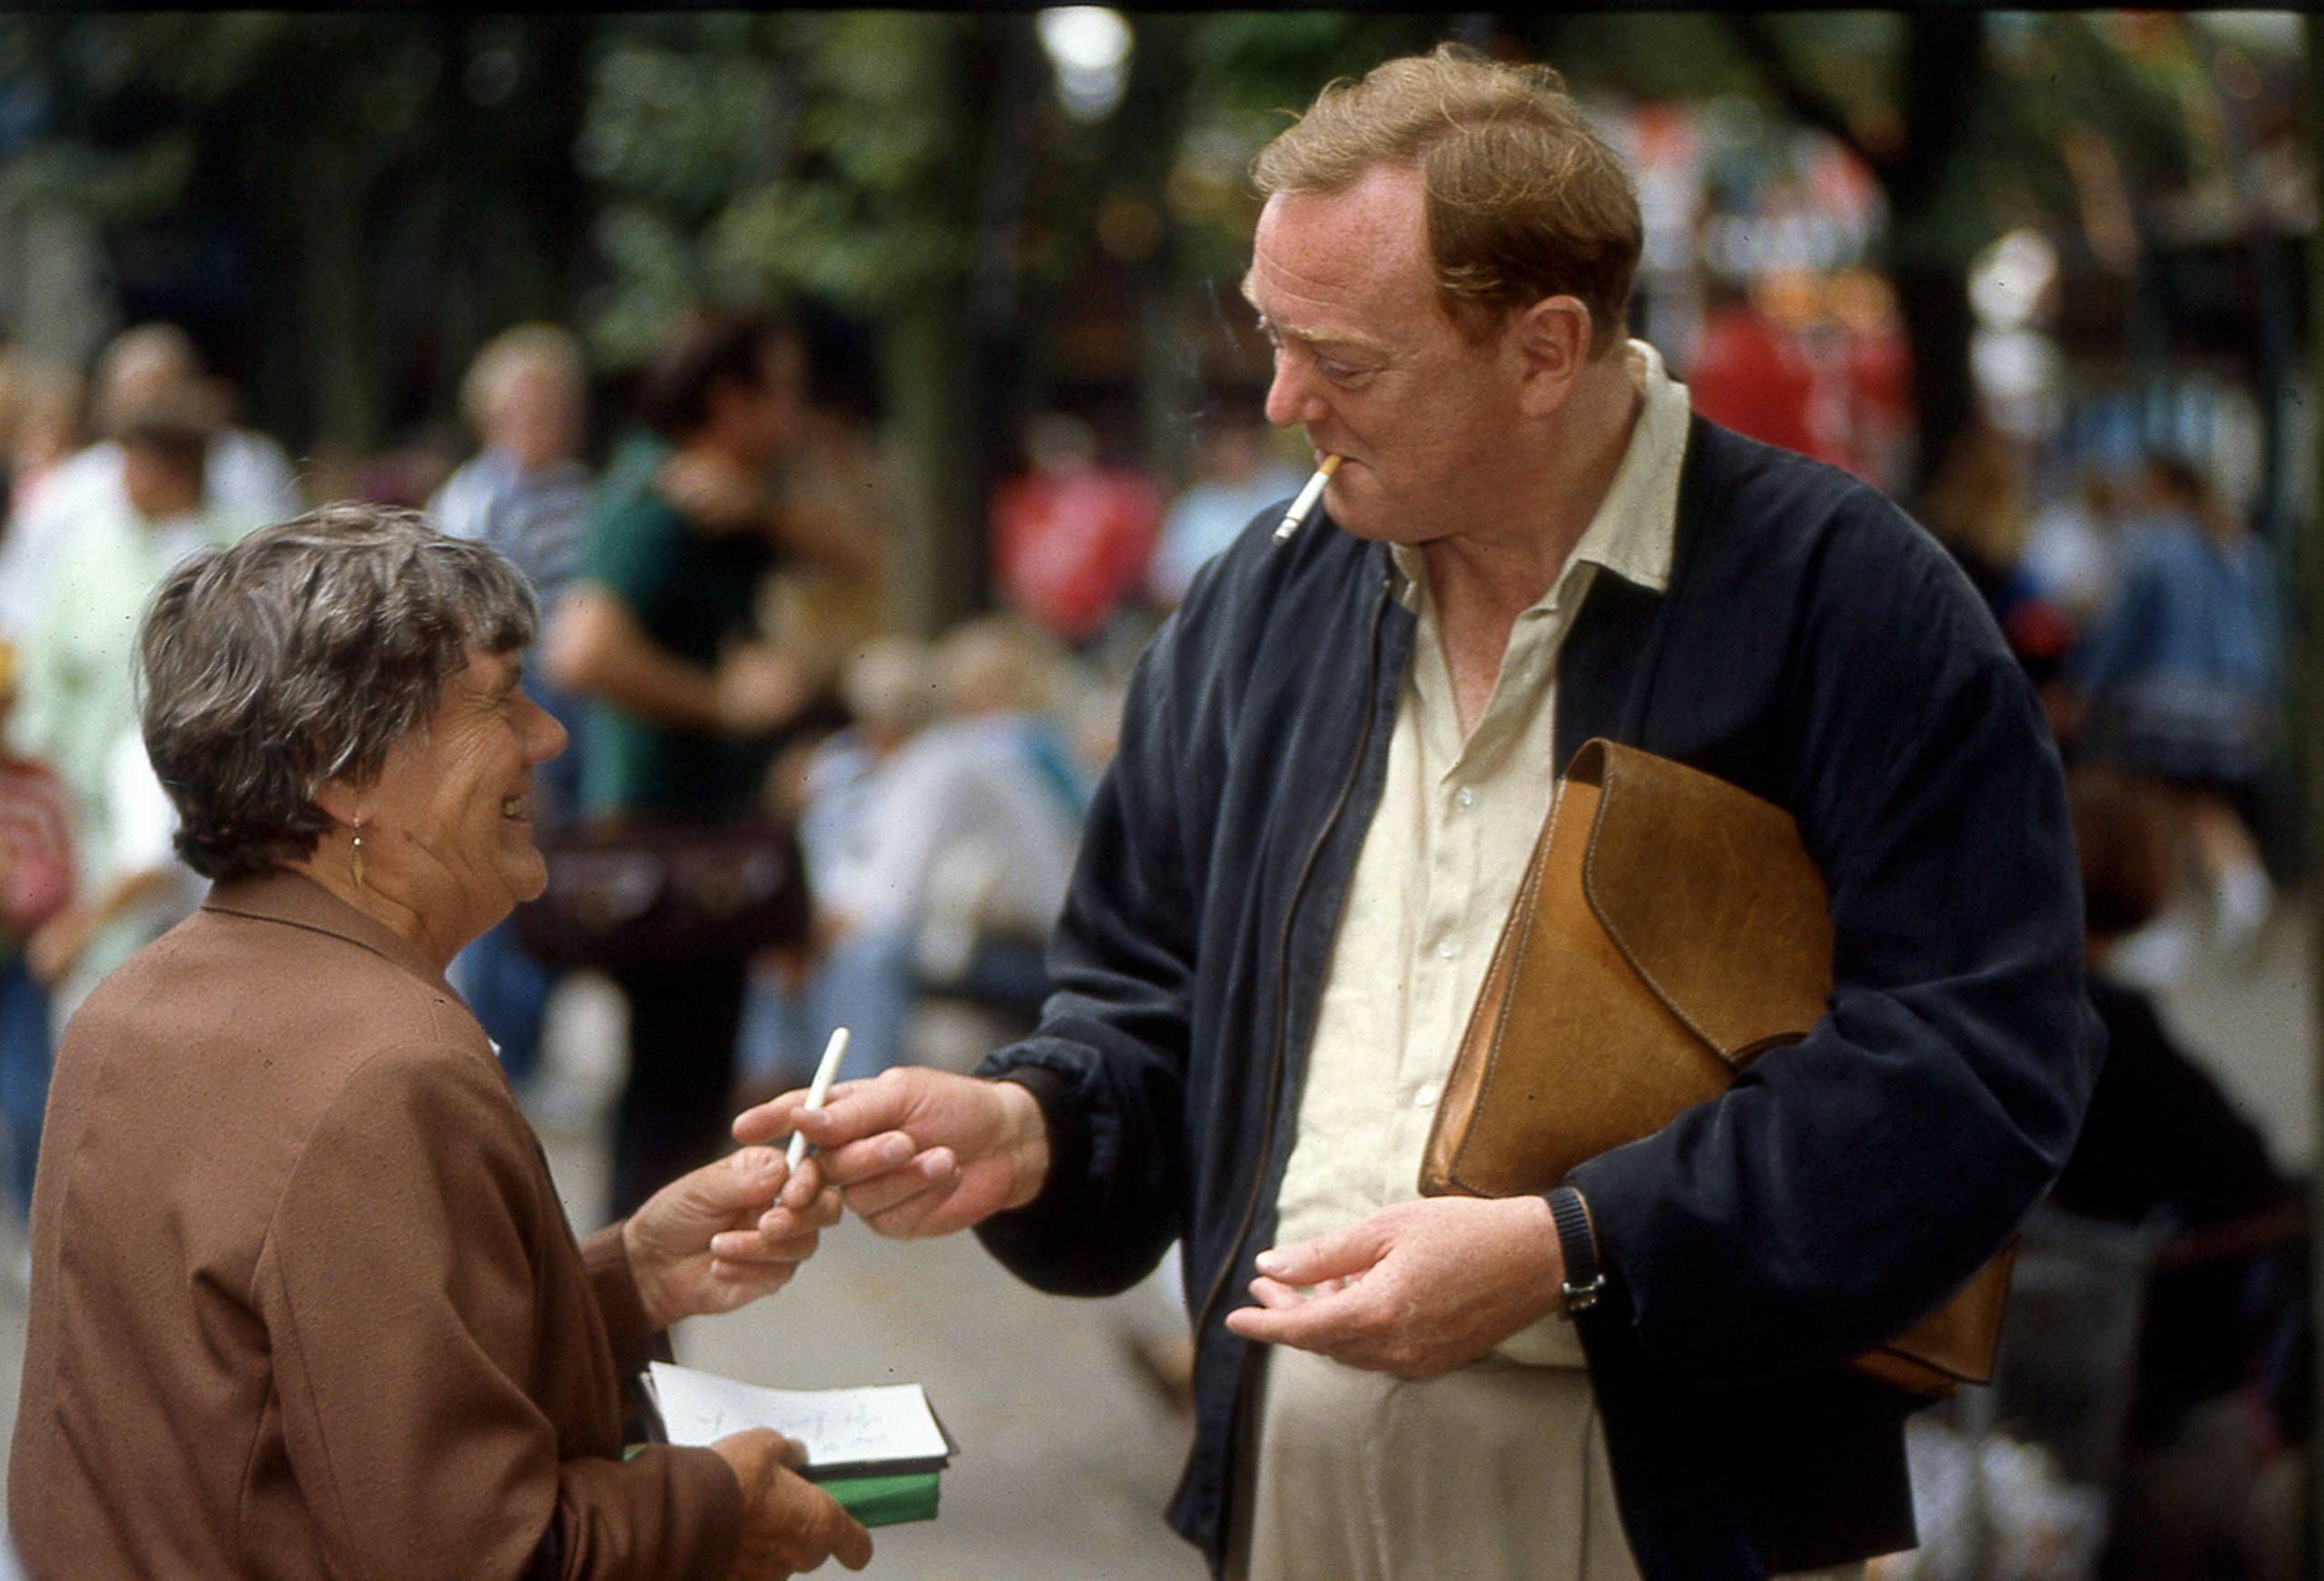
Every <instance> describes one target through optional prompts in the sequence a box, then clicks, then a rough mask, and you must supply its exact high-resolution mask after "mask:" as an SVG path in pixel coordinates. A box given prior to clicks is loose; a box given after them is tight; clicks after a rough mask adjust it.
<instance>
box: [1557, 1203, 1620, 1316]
mask: <svg viewBox="0 0 2324 1581" xmlns="http://www.w3.org/2000/svg"><path fill="white" fill-rule="evenodd" d="M1548 1201H1549V1204H1550V1222H1551V1223H1553V1224H1554V1225H1556V1226H1557V1232H1558V1250H1559V1251H1560V1252H1561V1253H1563V1255H1564V1258H1565V1278H1564V1279H1563V1281H1561V1282H1560V1284H1559V1286H1558V1293H1559V1294H1560V1295H1561V1296H1562V1297H1564V1298H1565V1315H1566V1316H1567V1317H1571V1316H1572V1315H1573V1314H1574V1313H1576V1312H1583V1311H1589V1310H1590V1308H1591V1307H1593V1306H1596V1305H1597V1304H1598V1298H1599V1297H1600V1296H1602V1295H1604V1294H1605V1293H1606V1271H1605V1270H1604V1269H1603V1268H1602V1267H1600V1265H1599V1262H1598V1237H1597V1235H1596V1234H1595V1233H1594V1232H1592V1231H1591V1229H1590V1209H1589V1207H1588V1206H1587V1205H1586V1204H1585V1203H1583V1202H1582V1200H1581V1193H1580V1192H1578V1191H1576V1190H1574V1189H1573V1188H1572V1187H1571V1186H1559V1187H1558V1188H1557V1189H1556V1190H1554V1191H1552V1192H1551V1193H1549V1197H1548Z"/></svg>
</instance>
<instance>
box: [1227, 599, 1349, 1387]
mask: <svg viewBox="0 0 2324 1581" xmlns="http://www.w3.org/2000/svg"><path fill="white" fill-rule="evenodd" d="M1390 586H1391V584H1390V583H1389V582H1388V581H1387V580H1385V579H1383V581H1382V582H1381V584H1380V602H1379V603H1378V604H1375V605H1374V607H1373V611H1372V641H1371V643H1370V645H1369V647H1368V649H1367V651H1366V653H1365V656H1364V728H1363V729H1362V730H1361V731H1360V732H1357V734H1356V738H1355V755H1354V758H1352V759H1351V760H1350V761H1349V762H1348V768H1347V778H1346V779H1345V780H1344V781H1342V782H1341V785H1340V790H1339V795H1338V797H1337V798H1336V799H1335V800H1334V801H1333V803H1332V810H1331V813H1330V815H1329V816H1327V817H1326V818H1325V819H1324V827H1323V828H1322V829H1321V830H1317V831H1316V834H1315V843H1314V844H1313V845H1311V846H1309V847H1308V848H1307V856H1306V859H1305V861H1304V862H1302V863H1301V865H1300V869H1299V877H1298V879H1297V880H1296V881H1295V882H1294V883H1293V885H1292V887H1291V903H1290V905H1288V906H1286V907H1285V908H1284V913H1283V941H1282V943H1281V945H1280V946H1278V947H1277V949H1276V952H1275V983H1276V992H1275V1048H1274V1053H1273V1056H1272V1058H1271V1060H1270V1062H1269V1064H1268V1066H1267V1097H1266V1108H1265V1112H1264V1115H1263V1119H1264V1122H1265V1123H1264V1124H1262V1125H1261V1126H1260V1128H1259V1136H1260V1144H1261V1152H1260V1154H1259V1167H1258V1169H1257V1170H1256V1172H1255V1173H1253V1175H1252V1179H1251V1195H1250V1200H1249V1201H1248V1202H1246V1203H1244V1204H1243V1222H1242V1223H1240V1224H1238V1225H1237V1226H1236V1230H1235V1239H1234V1241H1233V1242H1231V1250H1230V1251H1229V1252H1228V1255H1227V1259H1226V1262H1223V1263H1221V1264H1220V1265H1219V1269H1218V1272H1217V1273H1216V1275H1214V1276H1213V1277H1212V1279H1211V1282H1210V1291H1209V1293H1208V1294H1206V1295H1205V1296H1204V1297H1203V1302H1202V1311H1201V1312H1200V1314H1199V1315H1198V1316H1197V1317H1196V1320H1195V1327H1194V1333H1195V1342H1196V1344H1197V1345H1199V1344H1200V1343H1201V1342H1202V1336H1203V1334H1204V1333H1205V1332H1206V1331H1208V1329H1209V1327H1210V1316H1211V1313H1212V1311H1215V1310H1216V1307H1217V1305H1218V1298H1219V1296H1220V1295H1221V1294H1222V1293H1223V1292H1224V1291H1226V1281H1227V1280H1228V1278H1229V1277H1230V1276H1231V1275H1232V1274H1233V1273H1234V1272H1235V1268H1236V1263H1237V1262H1238V1261H1239V1260H1240V1258H1241V1255H1242V1251H1243V1242H1244V1241H1245V1239H1246V1238H1247V1237H1248V1236H1249V1234H1250V1233H1251V1225H1252V1223H1254V1222H1255V1221H1256V1219H1257V1218H1258V1213H1259V1199H1260V1198H1261V1197H1263V1196H1265V1194H1266V1181H1267V1155H1268V1154H1270V1153H1272V1152H1273V1151H1274V1138H1275V1108H1276V1105H1278V1104H1279V1103H1280V1102H1281V1101H1282V1097H1283V1067H1284V1062H1285V1045H1286V1044H1287V1043H1288V1041H1289V1038H1290V1030H1289V1021H1290V1016H1291V991H1290V984H1291V931H1292V927H1293V925H1294V924H1295V922H1296V921H1297V920H1298V917H1299V901H1300V898H1301V897H1302V896H1303V895H1305V893H1306V890H1307V880H1308V879H1310V878H1312V877H1313V876H1314V875H1315V863H1316V860H1317V859H1319V858H1320V857H1321V856H1322V855H1323V854H1324V842H1325V841H1326V840H1330V839H1331V837H1332V831H1333V830H1335V829H1337V828H1338V827H1339V821H1340V816H1341V814H1343V813H1344V812H1345V811H1346V810H1347V803H1348V798H1349V797H1351V796H1353V795H1354V793H1355V782H1356V781H1357V779H1358V778H1359V777H1361V776H1362V774H1363V772H1364V754H1365V752H1366V751H1367V750H1368V749H1369V748H1370V746H1371V744H1372V721H1373V718H1374V715H1375V714H1377V713H1378V712H1379V699H1378V698H1377V697H1375V696H1374V695H1373V693H1374V689H1375V688H1376V687H1377V685H1378V683H1379V675H1380V625H1381V622H1382V621H1383V620H1384V619H1385V618H1386V616H1387V613H1388V603H1389V588H1390Z"/></svg>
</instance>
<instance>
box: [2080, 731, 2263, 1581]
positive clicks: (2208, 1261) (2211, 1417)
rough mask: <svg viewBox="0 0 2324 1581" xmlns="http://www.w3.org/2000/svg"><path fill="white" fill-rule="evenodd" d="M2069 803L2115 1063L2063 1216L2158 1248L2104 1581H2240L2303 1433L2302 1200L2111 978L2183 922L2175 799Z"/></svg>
mask: <svg viewBox="0 0 2324 1581" xmlns="http://www.w3.org/2000/svg"><path fill="white" fill-rule="evenodd" d="M2066 794H2067V800H2068V804H2069V806H2070V808H2071V809H2072V811H2073V828H2074V843H2075V848H2076V849H2077V851H2078V852H2079V855H2080V860H2081V866H2082V882H2083V911H2084V915H2085V917H2086V918H2087V922H2088V928H2089V968H2090V969H2089V978H2088V981H2089V989H2090V999H2091V1003H2092V1004H2093V1006H2095V1007H2096V1008H2097V1010H2098V1015H2099V1018H2100V1019H2101V1020H2102V1021H2103V1022H2104V1023H2105V1025H2106V1032H2107V1048H2106V1063H2105V1065H2104V1068H2103V1069H2102V1070H2101V1071H2100V1073H2099V1077H2098V1086H2097V1089H2096V1091H2095V1092H2094V1093H2093V1095H2092V1096H2091V1100H2090V1110H2089V1113H2088V1114H2087V1115H2085V1116H2084V1118H2083V1127H2082V1134H2081V1135H2080V1136H2079V1137H2077V1138H2076V1140H2075V1142H2074V1149H2073V1154H2072V1155H2071V1156H2070V1157H2069V1158H2068V1159H2067V1160H2066V1167H2065V1173H2063V1174H2062V1175H2061V1176H2059V1178H2058V1183H2057V1186H2056V1188H2055V1189H2054V1190H2053V1192H2052V1193H2051V1197H2050V1201H2051V1203H2052V1204H2053V1205H2054V1206H2056V1207H2059V1208H2063V1209H2064V1210H2066V1211H2067V1212H2069V1213H2078V1214H2080V1215H2082V1216H2083V1217H2084V1218H2089V1219H2097V1220H2102V1221H2104V1222H2107V1223H2117V1224H2129V1225H2137V1226H2142V1227H2143V1228H2146V1229H2148V1230H2150V1231H2151V1232H2154V1234H2155V1235H2156V1236H2157V1238H2158V1244H2157V1250H2156V1253H2155V1258H2154V1268H2153V1272H2152V1274H2151V1275H2150V1277H2149V1281H2148V1284H2147V1290H2146V1307H2145V1314H2144V1321H2143V1328H2142V1335H2141V1339H2140V1345H2139V1351H2138V1361H2137V1380H2136V1384H2135V1387H2134V1390H2133V1392H2132V1403H2131V1412H2130V1421H2129V1429H2128V1438H2129V1442H2128V1445H2127V1449H2128V1455H2127V1458H2126V1459H2125V1461H2124V1464H2123V1466H2122V1469H2121V1470H2120V1471H2119V1472H2118V1474H2117V1476H2118V1480H2117V1484H2116V1486H2115V1487H2114V1488H2112V1489H2110V1490H2109V1492H2110V1494H2111V1507H2112V1531H2111V1534H2110V1538H2109V1547H2110V1551H2109V1554H2108V1557H2107V1559H2106V1561H2105V1563H2104V1564H2103V1566H2102V1569H2101V1572H2100V1573H2101V1574H2102V1575H2103V1576H2108V1577H2110V1578H2113V1581H2122V1578H2126V1577H2132V1576H2136V1577H2142V1578H2145V1577H2152V1578H2153V1581H2166V1578H2176V1577H2180V1576H2205V1577H2211V1578H2216V1581H2228V1578H2230V1577H2232V1576H2242V1575H2246V1574H2252V1573H2256V1566H2254V1565H2253V1564H2252V1563H2251V1558H2250V1542H2251V1538H2252V1537H2253V1536H2254V1531H2253V1523H2254V1521H2255V1519H2256V1518H2257V1505H2256V1503H2255V1489H2256V1488H2258V1487H2259V1486H2260V1481H2261V1473H2262V1470H2263V1468H2265V1467H2266V1466H2267V1465H2268V1463H2269V1462H2270V1461H2271V1460H2272V1459H2274V1458H2276V1457H2278V1456H2279V1455H2280V1453H2281V1450H2282V1448H2283V1445H2284V1443H2285V1442H2286V1440H2287V1439H2288V1437H2289V1434H2290V1412H2289V1411H2288V1410H2287V1409H2286V1408H2287V1407H2288V1406H2290V1405H2291V1401H2290V1393H2291V1391H2292V1390H2295V1389H2296V1388H2297V1387H2298V1384H2297V1381H2296V1380H2295V1379H2294V1378H2293V1376H2292V1375H2291V1372H2290V1369H2289V1368H2288V1367H2287V1366H2286V1365H2285V1361H2286V1359H2287V1357H2288V1355H2289V1352H2290V1346H2289V1344H2288V1343H2287V1342H2286V1341H2287V1339H2288V1337H2289V1336H2290V1334H2291V1333H2292V1331H2294V1329H2295V1327H2296V1326H2297V1325H2299V1323H2300V1321H2302V1315H2303V1303H2302V1302H2301V1301H2299V1296H2298V1292H2299V1290H2300V1289H2301V1288H2302V1285H2303V1282H2304V1281H2302V1280H2301V1279H2300V1277H2299V1270H2298V1268H2297V1250H2298V1248H2297V1244H2296V1242H2297V1239H2298V1236H2299V1229H2300V1217H2299V1211H2298V1205H2299V1191H2298V1187H2297V1185H2296V1184H2295V1183H2294V1182H2293V1181H2292V1180H2291V1179H2290V1177H2288V1176H2287V1175H2285V1174H2284V1173H2282V1172H2281V1171H2280V1170H2279V1169H2278V1168H2277V1166H2276V1164H2275V1162H2274V1161H2273V1159H2271V1158H2270V1156H2269V1153H2268V1145H2267V1142H2266V1140H2265V1138H2264V1137H2263V1136H2262V1135H2261V1134H2260V1128H2259V1127H2258V1126H2257V1125H2255V1124H2253V1123H2252V1122H2251V1119H2250V1116H2249V1115H2245V1114H2244V1113H2243V1112H2242V1111H2241V1110H2240V1108H2239V1107H2238V1105H2236V1103H2235V1102H2234V1100H2233V1099H2231V1098H2230V1096H2229V1095H2228V1094H2227V1092H2226V1091H2225V1090H2224V1089H2223V1088H2222V1087H2221V1085H2220V1083H2219V1082H2218V1081H2217V1079H2215V1078H2214V1077H2213V1076H2212V1075H2211V1073H2210V1071H2209V1070H2207V1069H2206V1068H2205V1067H2204V1065H2203V1064H2202V1063H2201V1061H2200V1060H2198V1059H2196V1058H2194V1057H2193V1056H2191V1055H2190V1054H2188V1053H2187V1052H2186V1051H2185V1050H2184V1049H2182V1048H2181V1047H2180V1046H2179V1045H2178V1042H2177V1041H2176V1039H2174V1038H2173V1037H2172V1036H2171V1031H2170V1029H2169V1027H2168V1026H2166V1025H2165V1024H2164V1021H2163V1018H2162V1015H2161V1013H2160V1011H2159V1010H2158V1008H2157V1007H2156V1005H2155V1003H2154V1001H2153V1000H2152V998H2151V997H2149V996H2148V995H2147V994H2145V993H2144V992H2142V990H2140V989H2139V988H2138V987H2134V986H2132V984H2130V983H2128V982H2125V981H2123V980H2122V979H2120V978H2119V977H2116V975H2115V970H2114V967H2113V965H2112V957H2113V956H2114V953H2115V951H2116V950H2117V949H2119V948H2121V946H2122V944H2123V942H2124V941H2125V940H2128V939H2131V938H2135V937H2136V936H2137V935H2138V933H2139V931H2140V930H2141V929H2142V928H2145V927H2146V926H2147V925H2148V924H2149V923H2151V922H2152V920H2153V919H2154V918H2156V917H2158V916H2160V915H2162V913H2163V912H2165V911H2166V910H2167V909H2168V908H2169V906H2170V904H2171V895H2172V892H2173V891H2174V890H2175V889H2177V888H2178V886H2179V873H2178V867H2177V863H2176V861H2175V859H2174V851H2173V847H2172V840H2171V817H2172V806H2171V798H2170V797H2169V796H2168V795H2167V794H2166V793H2165V792H2164V791H2163V790H2162V789H2161V788H2159V787H2158V786H2156V785H2154V784H2153V783H2152V782H2151V781H2144V780H2142V779H2140V778H2138V777H2137V776H2135V775H2132V774H2130V773H2128V772H2126V771H2122V770H2121V769H2117V768H2112V767H2110V766H2107V765H2103V764H2092V763H2083V764H2078V765H2076V767H2075V768H2074V769H2073V771H2071V772H2070V773H2069V774H2068V776H2067V781H2066ZM2289 1537H2290V1534H2288V1533H2287V1534H2282V1535H2281V1536H2280V1538H2279V1539H2278V1540H2280V1541H2284V1542H2287V1543H2288V1541H2289Z"/></svg>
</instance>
